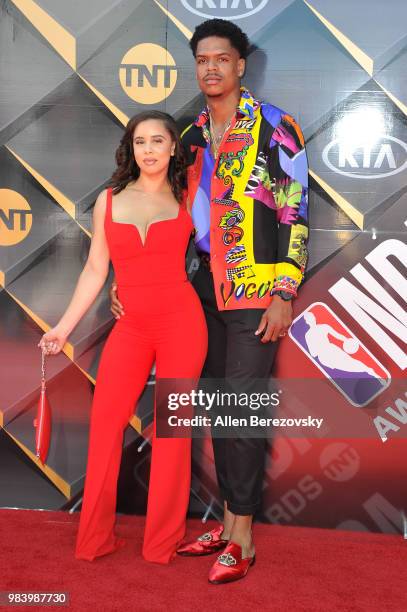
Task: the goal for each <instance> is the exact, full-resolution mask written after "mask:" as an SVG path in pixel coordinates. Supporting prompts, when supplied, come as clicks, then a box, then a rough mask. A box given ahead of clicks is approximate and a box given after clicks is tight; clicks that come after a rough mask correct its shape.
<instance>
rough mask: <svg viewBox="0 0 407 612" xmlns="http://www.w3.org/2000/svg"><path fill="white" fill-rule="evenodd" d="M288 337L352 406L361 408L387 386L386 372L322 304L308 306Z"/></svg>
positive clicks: (387, 377) (295, 321)
mask: <svg viewBox="0 0 407 612" xmlns="http://www.w3.org/2000/svg"><path fill="white" fill-rule="evenodd" d="M289 335H290V337H291V339H292V340H294V342H295V343H296V344H297V345H298V346H299V347H300V349H301V350H302V351H303V352H304V353H305V354H306V355H307V357H308V358H309V359H310V360H311V361H312V362H313V363H314V364H315V365H316V367H317V368H318V369H319V370H321V372H323V374H324V375H325V376H326V377H327V378H329V380H330V381H331V382H332V383H333V384H334V385H335V386H336V388H337V389H338V390H339V391H340V392H341V393H342V394H343V395H344V396H345V397H346V398H347V399H348V400H349V402H350V403H351V404H353V405H354V406H365V405H366V404H368V403H369V402H370V401H371V400H372V399H373V398H374V397H376V396H377V395H379V394H380V393H382V392H383V391H384V390H385V389H386V388H387V387H388V386H389V384H390V378H391V376H390V373H389V372H388V371H387V370H386V369H385V368H384V367H383V366H382V364H381V363H379V361H378V360H377V359H376V357H374V356H373V355H372V353H371V352H370V351H369V350H368V349H367V348H366V347H365V346H364V345H363V344H362V342H361V341H360V340H359V339H358V338H356V336H355V335H354V334H353V333H352V332H351V331H350V329H348V328H347V327H346V325H345V324H344V323H343V322H342V321H341V320H340V319H339V318H338V317H337V316H336V314H335V313H334V312H333V311H332V310H331V309H330V308H329V306H327V305H326V304H323V303H322V302H315V303H314V304H311V305H310V306H308V308H307V309H306V310H304V312H302V313H301V314H300V315H299V316H298V317H297V318H296V319H295V320H294V321H293V323H292V325H291V328H290V331H289Z"/></svg>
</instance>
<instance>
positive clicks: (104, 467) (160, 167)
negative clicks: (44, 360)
mask: <svg viewBox="0 0 407 612" xmlns="http://www.w3.org/2000/svg"><path fill="white" fill-rule="evenodd" d="M116 161H117V165H118V167H117V169H116V171H115V173H114V174H113V177H112V181H111V185H112V187H110V188H109V189H107V190H105V191H103V192H102V193H101V194H100V195H99V197H98V198H97V201H96V204H95V208H94V213H93V226H94V227H93V235H92V242H91V247H90V251H89V257H88V260H87V262H86V265H85V267H84V269H83V271H82V273H81V275H80V277H79V280H78V283H77V286H76V289H75V292H74V294H73V297H72V300H71V302H70V304H69V306H68V308H67V310H66V311H65V313H64V315H63V316H62V318H61V319H60V321H59V323H58V324H57V325H56V326H55V327H54V328H53V329H51V330H50V331H48V332H47V333H46V334H44V336H43V337H42V339H41V341H40V343H39V346H40V347H41V348H42V350H44V351H45V352H46V353H47V354H56V353H58V352H59V351H61V350H62V348H63V346H64V344H65V342H66V340H67V337H68V336H69V334H70V333H71V332H72V330H73V328H74V327H75V325H76V324H77V323H78V322H79V320H80V319H81V317H82V316H83V315H84V314H85V312H86V311H87V310H88V308H89V307H90V305H91V304H92V302H93V301H94V299H95V298H96V296H97V294H98V293H99V291H100V290H101V289H102V287H103V285H104V283H105V281H106V278H107V275H108V270H109V261H110V260H111V261H112V263H113V267H114V271H115V276H116V280H117V285H118V293H119V295H120V300H121V302H122V303H123V306H124V315H123V316H121V317H120V319H118V320H117V321H116V323H115V325H114V327H113V329H112V331H111V333H110V335H109V337H108V339H107V342H106V344H105V347H104V350H103V353H102V357H101V361H100V364H99V369H98V375H97V381H96V387H95V394H94V399H93V405H92V412H91V420H90V437H89V450H88V463H87V472H86V479H85V489H84V496H83V502H82V511H81V517H80V523H79V532H78V536H77V542H76V550H75V556H76V558H78V559H86V560H88V561H93V560H94V559H95V558H96V557H99V556H101V555H105V554H108V553H111V552H113V551H114V550H116V549H118V548H120V547H121V546H122V545H123V544H124V541H123V540H122V539H120V538H118V537H117V536H116V535H115V533H114V523H115V511H116V497H117V479H118V472H119V467H120V460H121V453H122V441H123V432H124V429H125V428H126V426H127V424H128V421H129V419H130V418H131V416H132V414H133V410H134V406H135V403H136V402H137V399H138V398H139V396H140V394H141V392H142V391H143V388H144V386H145V384H146V381H147V379H148V376H149V373H150V370H151V368H152V365H153V363H154V361H155V364H156V378H157V379H159V378H167V379H168V378H174V379H188V378H189V379H198V378H199V375H200V373H201V369H202V366H203V363H204V359H205V356H206V350H207V329H206V323H205V318H204V314H203V311H202V307H201V304H200V301H199V299H198V296H197V295H196V293H195V291H194V289H193V288H192V285H191V284H190V283H189V281H188V279H187V276H186V272H185V252H186V248H187V245H188V241H189V238H190V234H191V231H192V229H193V225H192V220H191V217H190V214H189V211H188V210H187V206H186V204H185V202H184V200H185V198H184V197H183V193H184V192H183V186H184V183H185V180H184V178H185V175H184V172H185V166H184V161H183V155H182V148H181V144H180V140H179V136H178V132H177V127H176V124H175V122H174V120H173V119H172V118H171V117H170V116H169V115H167V114H166V113H161V112H158V111H149V112H146V113H141V114H140V115H136V116H135V117H133V118H132V119H131V120H130V121H129V123H128V125H127V128H126V131H125V133H124V136H123V138H122V140H121V144H120V146H119V148H118V149H117V152H116ZM192 330H193V334H192V333H191V331H192ZM190 453H191V440H190V438H160V437H157V436H156V427H155V421H154V433H153V439H152V458H151V472H150V486H149V493H148V506H147V517H146V527H145V534H144V543H143V556H144V558H145V559H146V560H148V561H154V562H157V563H168V562H169V561H170V560H171V558H172V557H173V556H174V553H175V550H176V548H177V545H178V544H179V543H180V542H181V540H182V539H183V537H184V534H185V522H186V513H187V508H188V500H189V492H190V479H191V463H190Z"/></svg>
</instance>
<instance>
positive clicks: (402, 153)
mask: <svg viewBox="0 0 407 612" xmlns="http://www.w3.org/2000/svg"><path fill="white" fill-rule="evenodd" d="M322 159H323V161H324V163H325V165H326V166H328V168H329V169H330V170H332V171H333V172H336V173H337V174H342V175H343V176H348V177H350V178H356V179H378V178H385V177H387V176H392V175H393V174H398V173H399V172H402V171H403V170H405V169H406V168H407V144H406V143H405V142H403V141H402V140H400V139H399V138H395V137H394V136H384V135H383V136H380V137H379V138H378V139H377V140H376V142H375V143H374V144H373V143H369V142H366V143H365V144H360V143H358V144H355V145H353V146H352V144H350V143H349V142H348V141H347V140H346V139H341V138H336V139H335V140H332V141H331V142H330V143H328V144H327V145H326V147H325V148H324V150H323V152H322Z"/></svg>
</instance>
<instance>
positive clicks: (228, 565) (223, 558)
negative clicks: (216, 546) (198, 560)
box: [209, 542, 256, 584]
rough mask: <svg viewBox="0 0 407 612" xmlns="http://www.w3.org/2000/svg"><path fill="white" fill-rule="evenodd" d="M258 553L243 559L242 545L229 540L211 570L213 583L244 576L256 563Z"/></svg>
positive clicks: (210, 578)
mask: <svg viewBox="0 0 407 612" xmlns="http://www.w3.org/2000/svg"><path fill="white" fill-rule="evenodd" d="M255 561H256V555H253V557H246V558H245V559H242V547H241V546H239V544H235V542H229V544H228V545H227V547H226V548H225V550H224V551H223V553H222V554H221V555H219V557H218V558H217V559H216V561H215V563H214V564H213V565H212V567H211V570H210V572H209V582H210V583H211V584H224V583H225V582H234V581H235V580H240V579H241V578H244V577H245V576H246V574H247V572H248V571H249V567H250V566H251V565H254V562H255Z"/></svg>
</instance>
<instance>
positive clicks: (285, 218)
mask: <svg viewBox="0 0 407 612" xmlns="http://www.w3.org/2000/svg"><path fill="white" fill-rule="evenodd" d="M273 141H274V142H273ZM271 145H274V146H277V147H278V159H277V164H276V165H277V168H276V167H274V173H273V174H274V177H275V178H274V177H273V178H274V182H275V184H274V185H273V192H274V199H275V202H276V206H277V223H278V232H277V233H278V247H277V263H276V276H275V281H274V286H273V289H272V292H274V291H277V290H283V291H287V292H289V293H292V294H293V295H294V296H296V295H297V289H298V287H299V285H300V284H301V282H302V280H303V278H304V272H305V267H306V264H307V260H308V250H307V242H308V163H307V155H306V151H305V144H304V137H303V135H302V132H301V129H300V127H299V126H298V124H297V123H296V122H295V120H294V119H293V118H292V117H291V116H290V115H282V117H281V121H280V124H279V125H278V126H277V128H276V129H275V130H274V132H273V135H272V143H271ZM274 159H275V158H274Z"/></svg>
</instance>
